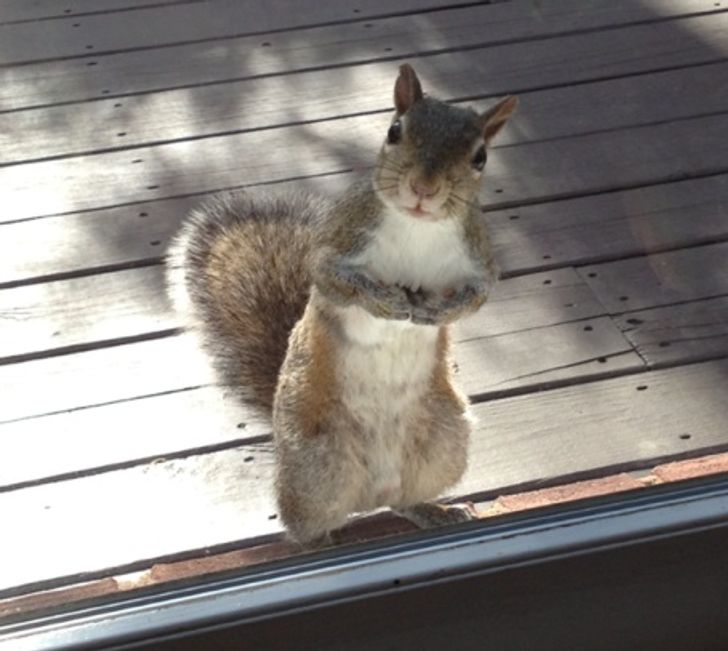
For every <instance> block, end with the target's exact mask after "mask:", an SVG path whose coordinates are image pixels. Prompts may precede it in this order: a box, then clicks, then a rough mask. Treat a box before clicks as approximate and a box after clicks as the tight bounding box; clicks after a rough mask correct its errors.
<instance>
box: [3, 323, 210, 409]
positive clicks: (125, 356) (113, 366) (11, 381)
mask: <svg viewBox="0 0 728 651" xmlns="http://www.w3.org/2000/svg"><path fill="white" fill-rule="evenodd" d="M212 379H213V378H212V373H211V371H210V370H209V367H208V364H207V360H206V359H205V358H204V357H203V355H202V353H201V352H200V351H199V350H197V348H196V346H195V345H194V342H193V341H192V340H191V338H189V337H183V336H176V337H175V336H173V337H167V338H164V339H157V340H150V341H144V342H140V343H133V344H126V345H121V346H114V347H111V348H105V349H102V350H96V351H90V352H84V353H76V354H71V355H62V356H59V357H52V358H48V359H40V360H33V361H29V362H23V363H22V364H10V365H6V366H0V395H2V396H3V401H2V404H0V423H2V422H6V421H10V420H15V419H19V418H25V417H28V416H33V415H40V414H46V413H50V412H55V411H67V410H69V409H77V408H80V407H85V406H89V405H95V404H100V403H105V402H115V401H119V400H128V399H130V398H136V397H140V396H144V395H149V394H155V393H163V392H169V391H175V390H180V389H184V388H188V387H194V386H199V385H202V384H208V383H210V382H212Z"/></svg>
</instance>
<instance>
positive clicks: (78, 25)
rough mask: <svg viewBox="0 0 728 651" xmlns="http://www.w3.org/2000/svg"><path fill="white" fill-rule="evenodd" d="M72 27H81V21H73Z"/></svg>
mask: <svg viewBox="0 0 728 651" xmlns="http://www.w3.org/2000/svg"><path fill="white" fill-rule="evenodd" d="M73 27H81V23H73Z"/></svg>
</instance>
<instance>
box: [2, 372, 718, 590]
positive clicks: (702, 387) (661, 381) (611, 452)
mask: <svg viewBox="0 0 728 651" xmlns="http://www.w3.org/2000/svg"><path fill="white" fill-rule="evenodd" d="M726 374H728V364H727V363H726V362H725V361H722V362H710V363H706V364H699V365H693V366H688V367H683V368H676V369H670V370H665V371H655V372H653V373H651V374H650V377H649V380H644V379H642V378H633V377H627V378H618V379H611V380H605V381H603V382H594V383H590V384H585V385H580V386H576V387H570V388H567V389H558V390H555V391H549V392H545V393H537V394H532V395H528V396H519V397H516V398H511V399H508V400H500V401H494V402H490V403H485V404H482V405H477V406H476V407H475V414H476V417H477V419H478V425H477V427H476V432H475V435H474V437H473V462H472V463H471V465H470V468H469V470H468V472H467V474H466V476H465V477H464V479H463V481H462V483H461V485H460V486H458V488H457V490H456V491H455V492H454V494H460V495H479V496H487V495H496V494H498V492H499V491H501V490H504V489H507V488H509V487H511V488H512V487H514V486H517V487H518V488H519V489H523V488H524V487H526V486H542V485H545V484H548V483H549V481H550V480H552V479H553V478H554V477H559V476H565V475H568V476H578V475H579V474H580V473H582V472H585V471H588V470H590V469H593V468H603V469H623V468H626V467H640V465H641V464H643V463H645V461H652V460H654V459H659V458H661V457H663V456H673V455H675V454H676V452H682V453H683V454H685V453H687V452H688V451H689V450H690V449H697V448H700V449H712V448H713V447H714V446H715V445H721V444H724V443H725V431H724V427H723V425H722V422H725V419H726V418H727V417H728V411H727V409H728V406H727V405H726V401H725V399H724V398H725V396H724V390H723V386H724V383H725V381H726ZM640 386H647V389H645V390H638V387H640ZM545 414H548V417H545ZM721 421H722V422H721ZM684 434H690V436H691V438H690V439H681V438H680V436H681V435H684ZM535 440H536V441H539V443H540V445H539V446H534V444H533V443H534V441H535ZM595 441H599V444H598V445H595ZM250 457H253V460H250ZM246 459H248V461H246ZM272 463H273V459H272V450H271V447H270V445H269V444H266V443H259V444H255V445H247V446H241V447H239V448H235V449H232V450H225V451H220V452H213V453H209V454H205V455H202V456H191V457H188V458H185V459H174V460H170V461H158V462H155V463H149V464H144V465H141V466H137V467H133V468H128V469H124V470H117V471H112V472H107V473H104V474H100V475H95V476H91V477H84V478H82V479H70V480H66V481H62V482H56V483H53V484H49V485H41V486H36V487H30V488H24V489H21V490H17V491H14V492H12V493H9V494H7V495H5V496H3V499H2V500H0V517H2V519H3V521H6V522H7V521H18V520H19V519H21V518H22V521H23V523H24V526H23V528H22V529H20V528H18V529H14V530H13V531H11V532H10V535H6V537H5V538H4V545H5V552H6V553H5V554H3V555H2V556H1V557H0V590H7V589H9V588H13V587H17V586H19V585H22V584H27V583H31V582H37V581H43V580H47V579H49V578H50V577H60V576H64V575H72V574H80V573H98V572H99V571H103V570H105V569H106V568H109V567H113V566H123V565H131V564H133V563H135V562H137V561H144V560H148V559H154V558H156V557H160V556H165V555H171V554H175V553H176V552H178V551H179V550H180V549H185V550H194V549H200V550H201V549H204V548H205V547H207V546H210V545H221V544H224V543H232V542H235V541H237V540H240V539H241V538H253V537H255V536H264V535H269V534H272V533H275V532H277V531H279V530H280V527H279V523H278V521H277V520H275V519H273V520H271V519H269V517H270V516H271V515H273V514H275V507H274V506H273V502H272V499H271V495H270V493H269V486H270V477H271V471H272ZM240 495H245V499H244V500H241V499H239V496H240ZM193 522H194V526H190V523H193ZM89 523H93V526H88V525H89ZM78 531H83V536H79V535H78V533H77V532H78ZM140 531H144V532H145V534H146V535H145V536H143V537H142V536H140V535H139V532H140ZM109 532H113V533H114V535H113V536H111V537H110V536H109ZM49 539H52V540H53V543H54V548H55V553H54V554H48V553H47V542H46V541H48V540H49ZM20 555H22V556H23V557H26V558H32V559H33V562H32V563H27V564H17V563H13V562H12V561H13V559H14V558H17V557H18V556H20Z"/></svg>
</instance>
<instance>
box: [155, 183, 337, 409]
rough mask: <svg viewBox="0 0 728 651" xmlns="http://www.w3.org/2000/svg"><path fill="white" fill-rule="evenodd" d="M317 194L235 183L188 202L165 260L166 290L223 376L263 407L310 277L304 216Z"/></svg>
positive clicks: (311, 213)
mask: <svg viewBox="0 0 728 651" xmlns="http://www.w3.org/2000/svg"><path fill="white" fill-rule="evenodd" d="M324 210H326V203H325V201H324V200H322V199H319V198H315V197H312V196H309V195H305V194H290V195H283V196H279V197H272V196H268V195H265V194H262V193H248V192H241V193H238V194H229V195H221V196H217V197H214V198H213V199H211V200H210V201H208V202H207V203H205V204H203V205H202V206H201V207H200V208H198V209H197V210H195V211H194V212H193V213H192V215H191V216H190V218H189V219H188V221H187V222H186V223H185V225H184V227H183V228H182V230H181V231H180V233H179V235H178V236H177V238H176V239H175V241H174V242H173V244H172V247H171V249H170V252H169V256H168V259H167V278H168V286H169V291H170V295H171V297H172V300H173V301H174V303H175V307H176V308H177V310H178V312H179V313H180V314H182V315H183V316H184V317H185V319H186V322H187V323H186V325H188V326H190V327H192V328H194V329H196V330H197V331H198V332H199V333H200V334H201V341H202V344H203V346H204V348H205V350H206V351H207V352H208V354H209V355H210V356H211V357H212V360H213V363H214V366H215V369H216V371H217V373H218V376H219V378H220V380H221V381H222V383H223V384H225V385H226V386H229V387H231V388H233V389H234V390H235V391H236V392H237V394H238V395H239V397H240V398H241V399H242V400H243V401H244V402H246V403H247V404H249V405H251V406H253V407H255V408H257V409H259V410H262V411H263V412H264V413H266V414H267V415H270V413H271V410H272V406H273V397H274V394H275V388H276V382H277V379H278V373H279V370H280V367H281V365H282V364H283V359H284V357H285V354H286V349H287V346H288V337H289V334H290V332H291V330H292V328H293V326H294V325H295V323H296V322H297V321H298V319H300V317H301V315H302V314H303V311H304V308H305V306H306V302H307V300H308V295H309V291H310V286H311V275H310V271H309V255H310V251H311V240H312V237H313V235H312V229H311V223H312V222H313V220H314V219H316V217H317V216H320V215H321V214H323V211H324Z"/></svg>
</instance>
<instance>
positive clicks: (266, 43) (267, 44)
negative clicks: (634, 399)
mask: <svg viewBox="0 0 728 651" xmlns="http://www.w3.org/2000/svg"><path fill="white" fill-rule="evenodd" d="M262 45H263V47H270V43H269V42H268V41H265V42H264V43H263V44H262Z"/></svg>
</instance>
